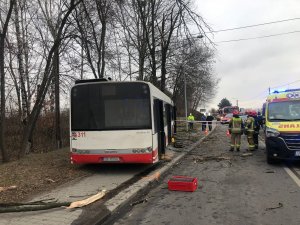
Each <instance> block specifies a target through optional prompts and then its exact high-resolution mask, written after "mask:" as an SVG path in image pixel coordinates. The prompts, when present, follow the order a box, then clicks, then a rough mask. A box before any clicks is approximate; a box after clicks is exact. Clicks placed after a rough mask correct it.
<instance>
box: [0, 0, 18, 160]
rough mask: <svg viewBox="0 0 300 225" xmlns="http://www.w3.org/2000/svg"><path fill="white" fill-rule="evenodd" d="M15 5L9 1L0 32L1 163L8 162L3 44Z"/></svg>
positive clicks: (13, 1)
mask: <svg viewBox="0 0 300 225" xmlns="http://www.w3.org/2000/svg"><path fill="white" fill-rule="evenodd" d="M14 5H15V0H10V2H9V10H8V13H7V16H6V19H5V23H4V25H3V30H2V32H0V95H1V100H0V103H1V106H0V107H1V108H0V151H1V155H2V161H3V162H8V161H9V154H8V152H7V150H6V148H5V138H4V136H5V73H4V42H5V38H6V33H7V28H8V22H9V20H10V18H11V14H12V10H13V7H14Z"/></svg>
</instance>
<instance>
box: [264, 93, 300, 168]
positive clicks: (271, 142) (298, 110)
mask: <svg viewBox="0 0 300 225" xmlns="http://www.w3.org/2000/svg"><path fill="white" fill-rule="evenodd" d="M263 108H264V110H263V112H264V117H265V142H266V155H267V163H269V164H272V163H275V162H277V161H279V160H282V159H291V160H300V89H290V90H285V91H274V92H273V93H271V94H269V96H268V97H267V101H266V103H265V104H264V106H263Z"/></svg>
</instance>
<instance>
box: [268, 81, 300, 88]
mask: <svg viewBox="0 0 300 225" xmlns="http://www.w3.org/2000/svg"><path fill="white" fill-rule="evenodd" d="M298 82H300V80H295V81H293V82H290V83H286V84H282V85H279V86H276V87H270V88H271V89H275V88H280V87H284V86H288V85H290V84H294V83H298Z"/></svg>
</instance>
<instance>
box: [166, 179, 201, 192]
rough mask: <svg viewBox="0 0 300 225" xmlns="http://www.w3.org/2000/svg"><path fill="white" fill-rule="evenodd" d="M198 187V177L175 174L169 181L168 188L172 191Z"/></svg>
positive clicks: (192, 189)
mask: <svg viewBox="0 0 300 225" xmlns="http://www.w3.org/2000/svg"><path fill="white" fill-rule="evenodd" d="M197 187H198V179H197V178H195V177H186V176H173V177H171V178H170V179H169V181H168V189H169V190H171V191H195V190H196V189H197Z"/></svg>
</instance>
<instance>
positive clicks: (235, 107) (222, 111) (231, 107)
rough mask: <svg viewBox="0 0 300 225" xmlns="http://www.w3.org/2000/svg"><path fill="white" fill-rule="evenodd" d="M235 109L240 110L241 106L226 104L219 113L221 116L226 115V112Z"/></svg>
mask: <svg viewBox="0 0 300 225" xmlns="http://www.w3.org/2000/svg"><path fill="white" fill-rule="evenodd" d="M234 110H238V111H239V107H238V106H225V107H223V108H222V109H220V110H219V115H220V116H226V114H228V113H232V112H233V111H234Z"/></svg>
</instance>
